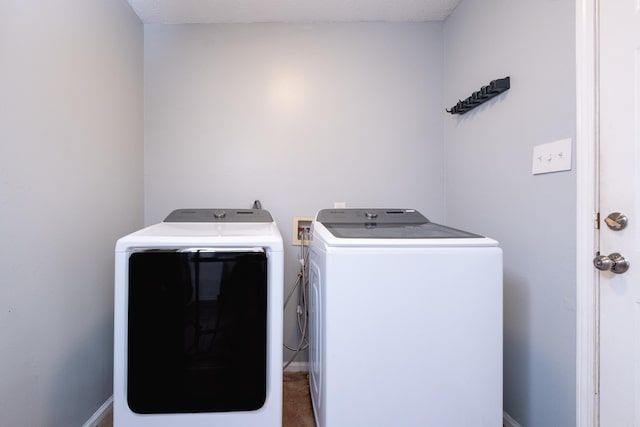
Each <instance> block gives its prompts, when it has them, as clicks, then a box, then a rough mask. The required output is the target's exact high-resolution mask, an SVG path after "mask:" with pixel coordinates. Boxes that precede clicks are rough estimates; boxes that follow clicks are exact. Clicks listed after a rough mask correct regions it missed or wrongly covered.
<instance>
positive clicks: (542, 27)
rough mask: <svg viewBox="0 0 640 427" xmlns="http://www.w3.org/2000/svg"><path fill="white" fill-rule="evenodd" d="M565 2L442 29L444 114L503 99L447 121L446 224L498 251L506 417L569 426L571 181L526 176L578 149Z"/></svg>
mask: <svg viewBox="0 0 640 427" xmlns="http://www.w3.org/2000/svg"><path fill="white" fill-rule="evenodd" d="M574 10H575V9H574V2H573V1H572V0H544V1H536V2H526V1H513V0H482V1H480V0H463V1H462V3H461V4H460V5H459V6H458V8H457V9H456V10H455V12H454V13H453V15H452V16H450V17H449V18H448V19H447V21H446V23H445V25H444V41H445V44H444V46H445V49H444V51H445V67H444V68H445V96H444V97H445V102H446V103H447V105H448V106H450V105H453V104H455V102H456V101H457V100H458V99H460V98H462V99H464V98H466V97H467V96H469V95H470V94H471V93H472V92H473V91H475V90H478V89H479V88H480V87H481V86H482V85H485V84H487V83H488V82H489V81H490V80H493V79H496V78H501V77H504V76H511V89H510V90H509V91H508V92H506V93H505V94H503V95H501V96H500V97H498V98H495V99H494V100H492V101H490V102H489V103H487V104H484V105H482V106H481V107H478V108H477V109H476V110H473V111H472V112H469V113H467V114H466V115H464V116H450V115H446V117H444V123H445V150H446V167H445V171H446V182H447V184H446V192H445V194H446V197H447V220H448V222H449V223H450V224H451V225H452V226H454V227H461V228H465V229H470V230H473V231H475V232H478V233H483V234H486V235H489V236H492V237H494V238H496V239H497V240H499V241H500V243H501V246H502V248H503V249H504V273H505V276H504V279H505V282H504V307H505V308H504V316H505V317H504V322H505V323H504V409H505V410H506V411H507V412H508V413H509V414H510V415H511V416H512V417H513V418H514V419H515V420H516V421H518V422H519V423H520V424H521V425H522V426H526V427H546V426H571V425H575V340H576V325H575V323H576V321H575V318H576V313H575V310H576V308H575V306H576V289H575V286H576V278H575V265H576V259H575V238H576V235H575V233H576V232H575V215H576V211H575V192H576V178H575V172H574V171H571V172H563V173H555V174H548V175H539V176H533V175H531V162H532V150H533V147H534V145H537V144H542V143H546V142H550V141H554V140H557V139H561V138H574V137H575V121H576V114H575V36H574V33H575V19H574V16H575V15H574Z"/></svg>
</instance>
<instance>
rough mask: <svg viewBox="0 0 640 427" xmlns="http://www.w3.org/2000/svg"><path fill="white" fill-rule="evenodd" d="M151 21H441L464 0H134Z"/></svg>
mask: <svg viewBox="0 0 640 427" xmlns="http://www.w3.org/2000/svg"><path fill="white" fill-rule="evenodd" d="M128 1H129V4H131V6H132V7H133V9H134V11H135V12H136V13H137V14H138V16H139V17H140V19H141V20H142V22H144V23H145V24H151V23H163V24H183V23H240V22H360V21H441V20H443V19H445V18H446V17H447V16H449V14H450V13H451V12H452V11H453V9H455V7H456V6H457V5H458V3H459V2H460V0H128Z"/></svg>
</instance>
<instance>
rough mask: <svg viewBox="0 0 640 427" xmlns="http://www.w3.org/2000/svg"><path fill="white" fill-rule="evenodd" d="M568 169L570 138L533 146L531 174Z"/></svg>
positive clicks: (569, 167)
mask: <svg viewBox="0 0 640 427" xmlns="http://www.w3.org/2000/svg"><path fill="white" fill-rule="evenodd" d="M568 170H571V138H567V139H561V140H558V141H554V142H549V143H547V144H540V145H536V146H535V147H533V165H532V167H531V173H532V174H533V175H539V174H542V173H549V172H561V171H568Z"/></svg>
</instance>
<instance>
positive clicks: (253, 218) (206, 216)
mask: <svg viewBox="0 0 640 427" xmlns="http://www.w3.org/2000/svg"><path fill="white" fill-rule="evenodd" d="M163 222H273V218H272V217H271V214H270V213H269V211H267V210H264V209H177V210H175V211H173V212H171V213H170V214H169V216H167V217H166V218H165V219H164V221H163Z"/></svg>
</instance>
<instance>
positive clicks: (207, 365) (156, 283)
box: [113, 209, 283, 427]
mask: <svg viewBox="0 0 640 427" xmlns="http://www.w3.org/2000/svg"><path fill="white" fill-rule="evenodd" d="M282 294H283V245H282V237H281V235H280V232H279V230H278V228H277V226H276V224H275V222H274V221H273V218H272V217H271V215H270V214H269V212H267V211H265V210H261V209H245V210H242V209H190V210H187V209H182V210H178V211H174V212H172V213H171V214H170V215H169V216H168V217H167V218H166V219H165V220H164V222H162V223H159V224H155V225H152V226H150V227H147V228H144V229H142V230H140V231H137V232H135V233H133V234H130V235H128V236H125V237H123V238H121V239H119V240H118V242H117V244H116V258H115V308H114V310H115V316H114V317H115V323H114V391H113V405H114V419H113V421H114V426H116V427H139V426H140V427H142V426H153V427H168V426H185V427H187V426H189V427H192V426H193V427H205V426H206V427H211V426H226V427H240V426H246V427H253V426H270V427H276V426H277V427H280V426H281V425H282V304H283V297H282Z"/></svg>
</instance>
